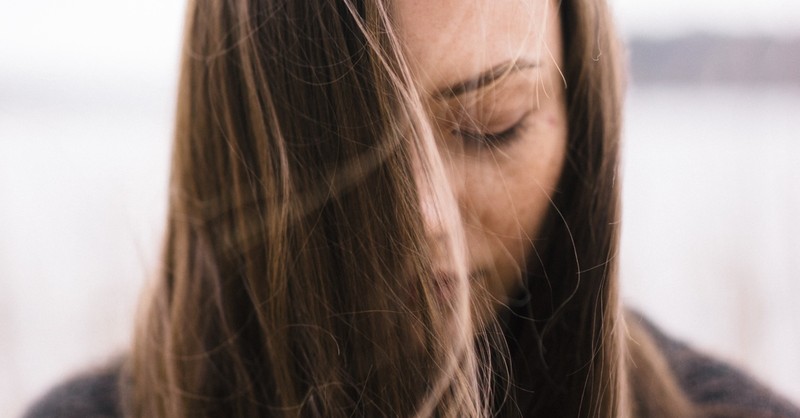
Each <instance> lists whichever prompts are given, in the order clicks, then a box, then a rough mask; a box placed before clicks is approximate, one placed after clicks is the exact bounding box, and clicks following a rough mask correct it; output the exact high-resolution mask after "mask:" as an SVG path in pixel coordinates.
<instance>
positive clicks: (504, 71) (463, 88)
mask: <svg viewBox="0 0 800 418" xmlns="http://www.w3.org/2000/svg"><path fill="white" fill-rule="evenodd" d="M538 66H539V63H538V62H536V61H527V60H509V61H504V62H502V63H500V64H497V65H495V66H493V67H491V68H489V69H488V70H486V71H483V72H481V73H480V74H478V75H476V76H474V77H471V78H469V79H467V80H462V81H459V82H457V83H454V84H452V85H449V86H447V87H445V88H442V89H439V90H437V91H436V93H434V94H433V98H434V99H452V98H455V97H458V96H461V95H462V94H465V93H469V92H472V91H475V90H480V89H482V88H484V87H486V86H488V85H490V84H492V83H494V82H495V81H497V80H498V79H499V78H500V77H503V76H505V75H508V74H511V73H514V72H517V71H521V70H526V69H529V68H536V67H538Z"/></svg>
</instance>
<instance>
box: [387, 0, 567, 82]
mask: <svg viewBox="0 0 800 418" xmlns="http://www.w3.org/2000/svg"><path fill="white" fill-rule="evenodd" d="M556 7H557V6H556V5H555V1H552V0H395V1H394V2H393V4H392V14H393V17H394V20H395V22H396V23H397V27H398V31H399V35H400V38H401V41H402V42H403V45H404V47H405V48H406V54H407V56H408V58H409V64H410V65H411V70H412V71H413V73H414V76H415V77H416V78H417V81H418V82H419V83H420V85H421V86H422V88H423V89H424V90H425V91H427V92H433V91H436V90H437V89H438V88H440V87H442V86H444V85H448V84H450V83H453V82H458V81H461V80H465V79H468V78H470V77H473V76H475V74H479V73H481V72H483V71H485V70H486V69H488V68H491V67H493V66H495V65H497V64H500V63H502V62H505V61H508V60H513V59H524V60H527V61H530V62H540V63H543V64H546V62H547V61H555V63H554V64H556V63H558V60H559V59H560V48H561V40H560V29H559V28H560V25H559V22H558V19H559V18H558V11H557V10H556Z"/></svg>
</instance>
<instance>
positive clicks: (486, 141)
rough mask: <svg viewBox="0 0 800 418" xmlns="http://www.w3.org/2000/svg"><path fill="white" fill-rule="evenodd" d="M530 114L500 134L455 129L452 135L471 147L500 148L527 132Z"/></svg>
mask: <svg viewBox="0 0 800 418" xmlns="http://www.w3.org/2000/svg"><path fill="white" fill-rule="evenodd" d="M529 114H530V112H529V113H526V114H524V115H523V116H522V117H521V118H520V119H519V120H518V121H517V122H516V123H514V124H513V125H511V126H510V127H509V128H506V129H505V130H503V131H500V132H473V131H468V130H463V129H455V130H453V131H452V133H453V135H454V136H456V137H458V138H461V139H462V140H464V142H465V143H466V144H467V145H469V146H475V147H478V148H484V147H492V148H499V147H502V146H503V145H506V144H509V143H511V142H513V141H514V140H515V139H517V138H519V137H520V136H521V135H522V133H524V132H525V128H526V127H527V126H526V125H527V122H528V115H529Z"/></svg>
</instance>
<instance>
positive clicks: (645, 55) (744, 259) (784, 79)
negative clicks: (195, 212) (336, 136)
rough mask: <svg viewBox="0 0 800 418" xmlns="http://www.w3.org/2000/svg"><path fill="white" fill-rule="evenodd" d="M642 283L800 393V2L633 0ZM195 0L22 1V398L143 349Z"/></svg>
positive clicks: (8, 149) (15, 160)
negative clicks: (142, 296)
mask: <svg viewBox="0 0 800 418" xmlns="http://www.w3.org/2000/svg"><path fill="white" fill-rule="evenodd" d="M612 6H613V8H614V10H615V13H616V16H617V20H618V24H619V27H620V29H621V33H622V35H623V36H624V38H625V40H626V43H627V45H628V50H629V55H630V56H629V59H630V74H631V81H630V84H629V94H628V100H627V107H626V116H625V119H626V128H625V134H624V136H625V148H624V165H623V174H624V179H623V186H624V197H623V203H624V214H623V220H622V222H623V225H624V227H623V236H622V241H623V243H622V250H621V254H620V257H621V273H622V279H623V294H624V298H625V301H626V302H627V304H628V305H629V306H632V307H635V308H636V309H638V310H640V311H642V312H644V313H645V314H647V315H648V316H650V317H651V318H652V319H654V320H655V321H656V322H657V323H659V324H660V325H661V326H663V327H664V328H665V329H666V330H667V331H668V332H669V333H671V334H673V335H675V336H678V337H679V338H682V339H684V340H687V341H689V342H690V343H691V344H693V345H694V346H696V347H698V348H700V349H702V350H704V351H707V352H710V353H713V354H714V355H717V356H719V357H722V358H724V359H727V360H729V361H732V362H735V363H736V364H738V365H740V367H742V368H744V369H745V370H747V371H749V372H750V373H752V374H753V375H755V376H756V377H757V378H759V379H760V380H762V381H764V382H767V383H769V384H770V385H771V386H773V387H775V388H777V390H778V391H779V392H781V393H782V394H784V395H785V396H788V397H790V398H791V399H793V400H794V401H795V402H800V379H798V378H797V376H800V355H798V353H800V308H799V307H798V305H800V304H798V302H797V299H798V296H800V280H798V278H799V277H798V276H799V273H798V272H799V271H800V220H798V216H799V215H800V141H798V140H800V3H798V2H797V1H796V0H761V1H759V2H745V1H738V0H737V1H730V0H729V1H717V0H699V1H698V0H672V1H670V2H642V1H635V0H612ZM183 7H184V4H183V2H181V1H173V0H169V1H167V0H158V1H156V0H136V1H133V0H126V1H122V0H119V1H101V0H75V1H71V2H63V1H56V0H42V1H38V2H8V4H5V5H4V7H3V13H2V14H0V416H9V417H13V416H18V415H19V414H21V412H22V411H23V409H24V407H25V405H27V404H28V403H29V402H30V401H31V400H32V399H33V398H35V397H36V396H38V395H41V394H42V392H43V391H44V390H46V389H47V388H48V387H49V386H51V385H52V384H53V383H55V382H57V381H59V380H60V379H63V378H65V377H66V376H68V375H69V374H70V373H72V372H74V371H76V370H80V369H83V368H86V367H87V366H88V365H92V364H97V363H100V362H102V361H104V360H105V359H107V358H109V357H110V356H112V355H113V354H115V353H119V352H121V351H122V350H124V349H125V347H126V344H127V342H128V341H129V338H130V334H131V332H132V321H133V315H134V312H135V309H136V304H137V294H138V292H139V290H140V288H141V286H142V284H143V283H144V282H145V280H147V279H148V278H149V277H150V276H151V274H152V272H153V271H154V270H155V265H156V263H157V255H158V249H159V240H160V236H161V231H162V228H163V217H164V213H165V204H166V179H167V172H168V159H169V146H170V136H171V130H172V118H173V102H174V100H175V85H176V76H177V64H178V54H179V42H180V35H181V26H182V14H183Z"/></svg>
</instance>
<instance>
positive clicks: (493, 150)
mask: <svg viewBox="0 0 800 418" xmlns="http://www.w3.org/2000/svg"><path fill="white" fill-rule="evenodd" d="M393 7H394V9H393V10H392V13H393V16H394V18H395V19H396V22H397V25H398V28H399V36H400V40H401V41H402V42H403V45H404V47H405V48H406V55H407V57H408V59H409V63H410V66H411V72H412V76H413V77H414V79H415V80H416V81H417V82H418V84H419V88H420V90H421V91H422V92H423V100H425V101H426V105H427V106H428V108H429V111H430V118H431V121H432V122H433V126H434V133H435V136H436V138H435V141H436V149H437V150H438V154H439V155H440V156H441V160H442V163H443V164H442V166H443V167H444V170H445V174H446V178H447V182H448V184H449V189H450V191H451V193H452V195H453V196H454V198H455V202H456V203H457V206H458V212H459V214H460V217H459V218H460V220H459V222H460V227H461V229H462V230H463V233H464V236H463V242H464V243H465V247H466V248H464V251H463V252H464V255H465V260H466V264H467V269H468V271H469V272H470V274H471V276H472V277H473V278H476V277H477V278H479V280H473V285H474V286H480V288H481V289H483V290H486V291H488V293H489V294H490V295H491V297H492V298H493V300H494V303H495V306H496V307H497V306H501V305H502V304H504V303H505V302H507V301H508V298H509V297H513V296H514V295H515V294H516V293H518V292H519V290H520V287H521V286H522V272H523V271H525V269H526V267H525V266H526V262H527V261H528V260H535V256H534V255H533V254H534V243H535V240H536V237H537V233H539V231H540V229H541V227H542V223H543V219H544V218H545V216H546V213H547V211H548V209H549V207H550V202H551V200H550V196H551V195H552V194H553V192H554V190H555V187H556V184H557V182H558V179H559V175H560V173H561V171H562V166H563V163H564V158H565V153H566V142H567V123H566V120H567V118H566V105H565V98H564V82H563V79H562V77H561V73H560V70H559V69H560V67H561V63H562V42H561V32H560V31H561V29H560V22H559V16H558V11H557V8H556V5H555V2H553V1H550V0H437V1H429V0H398V1H396V2H395V3H394V5H393ZM514 62H517V63H518V64H517V66H516V67H513V69H512V70H510V71H508V72H507V74H506V75H505V76H502V77H499V79H497V80H495V81H494V82H491V83H488V84H486V85H484V86H483V87H481V88H477V89H468V90H470V91H467V92H463V93H460V94H458V93H459V91H456V92H455V93H457V94H448V93H449V91H448V86H454V85H458V84H459V83H462V82H464V81H467V80H474V79H475V78H476V77H478V76H479V75H480V74H486V72H487V70H489V69H491V68H496V69H497V68H508V67H509V65H510V64H509V63H514ZM495 75H497V74H495ZM472 84H473V87H474V85H475V83H472ZM456 89H457V90H458V89H459V88H458V87H457V88H456ZM461 90H463V89H461ZM509 129H514V133H515V135H514V136H513V137H512V138H511V139H508V138H507V137H505V136H503V137H502V138H503V139H502V140H501V139H500V138H494V140H491V141H489V142H487V141H486V138H484V137H482V136H481V134H487V133H498V132H508V130H509ZM421 195H422V197H421V199H422V206H423V209H424V210H423V214H425V219H426V231H427V232H428V235H429V236H430V237H431V240H432V242H448V240H449V238H451V237H450V235H452V233H448V231H453V228H448V225H449V224H446V223H445V222H444V221H443V218H444V217H442V216H436V211H432V210H425V208H426V207H430V206H433V205H432V204H429V202H426V199H433V197H432V196H433V193H426V192H425V191H424V190H423V192H422V193H421ZM442 253H444V251H442ZM443 263H444V262H443ZM443 265H446V263H445V264H443ZM443 269H445V270H452V269H451V268H449V267H443ZM447 273H450V271H448V272H447ZM476 290H477V289H476V288H473V293H475V292H474V291H476Z"/></svg>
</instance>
